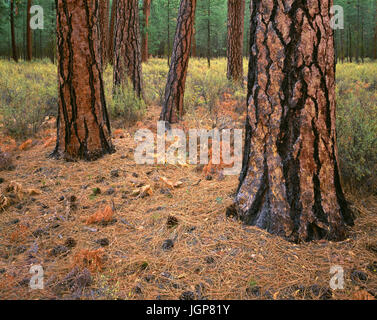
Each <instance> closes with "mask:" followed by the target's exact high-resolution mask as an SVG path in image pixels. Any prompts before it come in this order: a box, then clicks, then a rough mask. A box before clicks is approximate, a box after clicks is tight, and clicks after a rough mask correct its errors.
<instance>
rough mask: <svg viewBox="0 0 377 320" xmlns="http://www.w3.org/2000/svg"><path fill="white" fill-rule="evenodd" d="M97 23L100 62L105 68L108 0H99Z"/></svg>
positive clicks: (107, 40) (107, 38)
mask: <svg viewBox="0 0 377 320" xmlns="http://www.w3.org/2000/svg"><path fill="white" fill-rule="evenodd" d="M99 16H100V19H99V25H100V31H101V62H102V68H103V69H105V68H106V65H107V63H108V61H109V60H108V43H109V0H102V1H100V7H99Z"/></svg>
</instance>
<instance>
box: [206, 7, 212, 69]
mask: <svg viewBox="0 0 377 320" xmlns="http://www.w3.org/2000/svg"><path fill="white" fill-rule="evenodd" d="M207 1H208V7H207V63H208V68H211V0H207Z"/></svg>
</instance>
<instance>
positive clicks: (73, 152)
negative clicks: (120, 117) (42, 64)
mask: <svg viewBox="0 0 377 320" xmlns="http://www.w3.org/2000/svg"><path fill="white" fill-rule="evenodd" d="M98 17H99V0H57V47H58V50H57V54H58V76H59V113H58V130H57V144H56V149H55V151H54V153H53V154H52V156H54V157H64V158H65V159H67V160H74V159H84V160H95V159H97V158H99V157H101V156H103V155H104V154H107V153H112V152H113V151H114V147H113V145H112V143H111V132H110V122H109V119H108V115H107V111H106V102H105V94H104V86H103V81H102V73H101V61H100V59H101V57H100V52H101V48H100V46H101V42H100V31H99V25H98Z"/></svg>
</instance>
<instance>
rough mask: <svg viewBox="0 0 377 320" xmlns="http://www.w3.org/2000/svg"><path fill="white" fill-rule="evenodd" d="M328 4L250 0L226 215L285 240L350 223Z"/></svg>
mask: <svg viewBox="0 0 377 320" xmlns="http://www.w3.org/2000/svg"><path fill="white" fill-rule="evenodd" d="M331 5H332V1H321V0H313V1H311V2H310V5H309V4H306V2H303V1H302V0H293V1H290V5H289V6H288V5H287V4H285V5H284V6H283V5H282V2H280V1H253V8H252V14H251V25H252V29H251V52H250V65H249V76H248V78H249V79H248V80H249V84H248V109H247V124H246V142H245V150H244V161H243V169H242V172H241V176H240V185H239V188H238V192H237V196H236V199H235V203H234V205H233V206H232V207H230V208H229V209H228V214H229V215H231V214H236V215H238V216H239V217H240V218H241V219H242V220H243V221H244V222H245V223H247V224H249V225H255V226H258V227H260V228H263V229H266V230H267V231H269V232H270V233H272V234H276V235H280V236H283V237H285V238H286V239H288V240H291V241H310V240H313V239H329V240H341V239H344V238H345V235H346V225H352V224H353V218H352V214H351V213H350V211H349V209H348V206H347V202H346V200H345V198H344V195H343V191H342V187H341V183H340V176H339V168H338V156H337V146H336V130H335V67H334V66H335V61H334V41H333V30H332V29H331V26H330V13H329V11H330V6H331Z"/></svg>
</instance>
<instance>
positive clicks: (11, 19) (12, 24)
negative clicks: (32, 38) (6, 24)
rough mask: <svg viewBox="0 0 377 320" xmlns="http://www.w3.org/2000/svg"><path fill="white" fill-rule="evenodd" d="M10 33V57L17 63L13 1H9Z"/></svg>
mask: <svg viewBox="0 0 377 320" xmlns="http://www.w3.org/2000/svg"><path fill="white" fill-rule="evenodd" d="M10 33H11V38H12V56H13V60H14V61H15V62H18V52H17V44H16V32H15V26H14V0H11V1H10Z"/></svg>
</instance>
